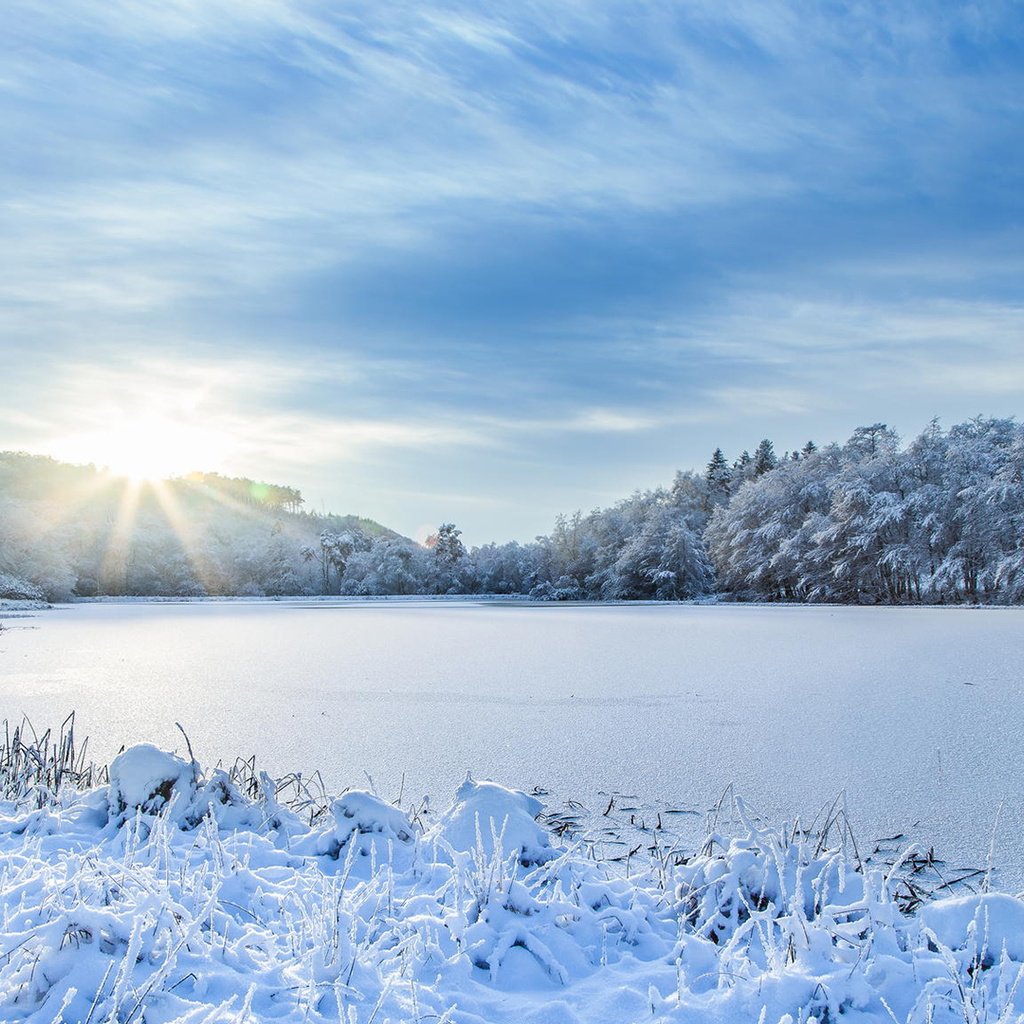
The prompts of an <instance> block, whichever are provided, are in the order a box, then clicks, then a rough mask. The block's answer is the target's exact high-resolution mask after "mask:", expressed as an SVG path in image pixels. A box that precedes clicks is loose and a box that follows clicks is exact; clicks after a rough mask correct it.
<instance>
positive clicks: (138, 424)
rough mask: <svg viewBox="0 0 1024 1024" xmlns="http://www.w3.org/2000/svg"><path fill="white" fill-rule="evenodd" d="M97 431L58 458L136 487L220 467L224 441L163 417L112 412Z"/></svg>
mask: <svg viewBox="0 0 1024 1024" xmlns="http://www.w3.org/2000/svg"><path fill="white" fill-rule="evenodd" d="M106 422H107V424H108V425H107V426H106V427H105V428H103V429H102V430H95V431H91V432H89V433H86V434H80V435H78V436H76V437H75V439H74V443H73V445H71V446H65V447H64V452H63V453H62V456H63V457H65V458H72V459H73V460H74V461H78V462H91V463H94V464H96V465H97V466H105V467H107V468H108V469H110V470H111V471H112V472H114V473H116V474H118V475H119V476H126V477H128V478H129V479H131V480H133V481H136V482H139V483H141V482H144V481H150V482H151V481H156V480H166V479H168V478H170V477H175V476H183V475H184V474H186V473H189V472H191V471H193V470H204V471H212V470H215V469H217V467H218V465H219V463H220V462H221V459H222V456H223V450H224V443H223V439H222V438H220V437H219V436H217V435H216V434H215V433H213V432H212V431H210V430H206V429H203V428H202V427H197V426H193V425H190V424H187V423H181V422H175V421H174V420H173V419H171V418H170V417H168V416H163V415H157V414H148V415H141V416H127V415H125V414H124V413H120V412H119V413H112V414H111V416H110V417H109V419H106Z"/></svg>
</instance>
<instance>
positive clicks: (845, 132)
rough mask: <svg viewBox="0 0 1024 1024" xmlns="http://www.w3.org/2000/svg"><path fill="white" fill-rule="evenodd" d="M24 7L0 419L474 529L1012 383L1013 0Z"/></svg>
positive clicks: (14, 72)
mask: <svg viewBox="0 0 1024 1024" xmlns="http://www.w3.org/2000/svg"><path fill="white" fill-rule="evenodd" d="M4 23H5V24H4V31H3V33H0V131H2V136H3V140H4V142H3V146H2V147H0V231H2V233H3V239H4V245H3V246H2V250H0V448H2V449H18V450H27V451H33V452H40V453H44V454H52V455H55V456H58V457H61V458H66V459H69V460H71V461H76V462H96V463H97V464H108V465H112V466H113V467H114V468H120V467H121V466H124V467H128V468H131V469H133V470H134V471H137V472H139V471H141V472H153V473H157V472H164V471H166V472H184V471H187V470H188V469H201V470H216V471H220V472H224V473H228V474H232V475H247V476H252V477H254V478H257V479H263V480H268V481H272V482H277V483H285V484H290V485H294V486H298V487H300V488H301V489H302V492H303V494H304V496H305V497H306V500H307V507H308V508H310V509H311V510H318V511H319V510H322V509H326V510H328V511H337V512H347V513H348V512H350V513H358V514H362V515H367V516H370V517H372V518H374V519H377V520H379V521H380V522H383V523H385V524H386V525H388V526H390V527H392V528H394V529H397V530H399V531H400V532H402V533H405V534H407V535H410V536H418V537H423V536H424V535H425V534H426V533H427V532H430V530H431V529H432V528H434V527H436V525H437V524H438V523H440V522H442V521H454V522H455V523H456V524H458V526H460V527H461V528H462V530H463V533H464V538H465V539H466V540H467V541H469V542H470V543H474V544H478V543H484V542H486V541H488V540H508V539H519V540H528V539H531V538H532V537H533V536H534V535H536V534H538V533H546V532H548V531H549V530H550V528H551V525H552V521H553V518H554V516H555V515H556V514H557V513H558V512H572V511H573V510H575V509H577V508H580V509H583V510H584V511H587V510H589V509H590V508H593V507H595V506H599V505H600V506H604V505H609V504H612V503H614V502H615V501H616V500H618V499H620V498H622V497H625V496H626V495H628V494H629V493H631V492H632V491H633V490H635V489H637V488H640V489H646V488H649V487H654V486H657V485H660V484H667V483H669V482H670V481H671V479H672V476H673V474H674V473H675V471H676V470H677V469H689V468H697V469H700V468H702V467H703V466H704V464H705V463H706V462H707V460H708V458H709V456H710V453H711V452H712V450H713V449H714V448H715V447H718V446H720V447H722V448H723V449H724V451H725V453H726V455H727V456H728V457H729V458H730V459H734V458H736V457H737V456H738V455H739V453H740V451H741V450H742V449H744V448H746V449H750V450H752V449H753V448H754V447H755V446H756V445H757V443H758V441H759V440H760V439H761V438H762V437H768V438H770V439H772V440H773V442H774V444H775V447H776V449H777V450H779V451H782V450H785V449H790V448H798V447H800V446H802V445H803V444H804V442H806V441H807V440H809V439H813V440H815V441H817V442H819V443H822V442H827V441H832V440H838V441H842V440H845V438H847V437H848V436H849V435H850V434H851V433H852V431H853V429H854V428H855V427H857V426H858V425H862V424H868V423H874V422H879V421H881V422H885V423H888V424H889V425H890V426H892V427H894V428H895V429H896V430H897V431H899V432H900V433H901V434H902V435H903V436H904V437H905V438H907V439H909V438H911V437H913V436H914V435H915V434H917V433H918V432H919V431H920V430H921V429H922V428H923V427H924V426H925V424H926V423H927V422H928V421H929V420H930V419H932V418H933V417H939V418H940V419H941V421H942V423H943V424H945V425H947V426H948V425H951V424H952V423H956V422H959V421H962V420H964V419H966V418H968V417H970V416H974V415H978V414H984V415H997V416H1006V415H1015V414H1021V413H1022V412H1024V401H1022V398H1024V232H1022V227H1024V170H1022V169H1024V7H1022V5H1021V4H1020V3H1016V2H1001V0H992V2H985V3H951V2H948V0H944V2H938V3H932V2H929V0H915V2H910V3H908V2H901V0H893V2H879V3H874V2H856V3H849V4H843V3H834V2H821V0H814V2H777V0H709V2H702V0H694V2H692V3H673V2H656V0H650V2H644V0H641V2H637V3H628V4H626V3H624V4H614V3H609V2H606V0H601V2H598V0H561V2H554V3H552V2H550V0H548V2H545V3H539V2H538V3H534V2H531V0H520V2H517V3H515V4H510V3H490V2H487V0H483V2H480V0H477V2H473V3H461V2H448V3H439V2H432V0H420V2H417V3H406V2H402V0H395V2H389V3H383V4H382V3H379V2H371V3H363V2H360V0H351V2H346V3H314V2H288V0H159V2H150V0H131V2H128V0H102V2H93V0H62V3H61V4H60V5H56V6H55V5H53V4H52V3H50V2H49V0H40V2H34V0H22V2H15V3H13V4H12V5H11V6H10V7H9V8H8V9H7V10H6V12H5V18H4ZM140 467H141V469H140Z"/></svg>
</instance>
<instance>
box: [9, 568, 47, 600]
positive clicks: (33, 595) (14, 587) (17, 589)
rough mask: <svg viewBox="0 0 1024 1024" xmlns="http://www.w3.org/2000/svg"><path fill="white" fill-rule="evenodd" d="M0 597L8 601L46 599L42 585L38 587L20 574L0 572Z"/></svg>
mask: <svg viewBox="0 0 1024 1024" xmlns="http://www.w3.org/2000/svg"><path fill="white" fill-rule="evenodd" d="M0 599H5V600H8V601H45V600H46V595H45V594H44V593H43V590H42V587H37V586H36V585H35V584H34V583H30V582H29V581H28V580H26V579H22V578H21V577H20V576H14V575H12V574H11V573H9V572H0Z"/></svg>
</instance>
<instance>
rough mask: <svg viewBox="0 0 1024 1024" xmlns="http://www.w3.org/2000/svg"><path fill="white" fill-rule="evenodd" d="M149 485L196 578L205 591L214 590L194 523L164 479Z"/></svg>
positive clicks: (207, 562) (213, 575)
mask: <svg viewBox="0 0 1024 1024" xmlns="http://www.w3.org/2000/svg"><path fill="white" fill-rule="evenodd" d="M149 487H150V490H151V491H152V493H153V496H154V497H155V498H156V501H157V504H158V505H159V506H160V509H161V511H162V512H163V514H164V518H165V519H166V521H167V523H168V525H169V526H170V527H171V529H172V530H173V531H174V534H175V536H176V537H177V538H178V540H179V541H180V542H181V549H182V551H183V552H184V554H185V558H186V559H187V560H188V563H189V566H190V568H191V569H192V571H193V573H194V574H195V577H196V579H197V580H198V581H199V583H200V585H201V586H202V587H203V589H204V590H205V591H206V592H207V593H210V592H211V591H212V592H216V591H217V589H218V588H217V586H216V580H215V573H214V571H213V567H212V566H211V565H210V563H209V561H208V559H207V558H206V556H205V554H204V552H203V550H202V546H201V545H200V544H199V541H198V539H197V537H198V532H197V528H196V525H195V524H194V523H193V522H192V521H191V520H190V517H188V516H186V515H185V513H184V511H183V510H182V508H181V506H180V505H179V504H178V501H177V499H176V498H175V496H174V494H173V492H172V490H171V488H170V487H168V485H167V482H166V481H163V480H158V481H153V482H152V483H150V484H149Z"/></svg>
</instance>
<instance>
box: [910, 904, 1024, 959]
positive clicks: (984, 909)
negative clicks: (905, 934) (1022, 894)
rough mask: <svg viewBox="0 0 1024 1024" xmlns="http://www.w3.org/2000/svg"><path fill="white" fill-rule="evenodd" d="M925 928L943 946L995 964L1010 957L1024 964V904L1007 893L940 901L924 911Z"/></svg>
mask: <svg viewBox="0 0 1024 1024" xmlns="http://www.w3.org/2000/svg"><path fill="white" fill-rule="evenodd" d="M919 916H920V919H921V924H922V925H923V926H924V928H925V929H926V931H927V932H930V933H931V935H932V936H933V937H934V938H935V939H937V940H938V942H940V943H941V944H942V945H943V946H945V947H947V948H948V949H951V950H958V951H960V950H962V951H966V952H968V953H971V954H973V955H974V956H975V958H976V959H977V960H978V961H979V962H985V963H992V962H994V961H996V960H998V959H999V958H1000V957H1001V956H1002V955H1003V951H1004V950H1005V952H1006V955H1007V956H1008V957H1009V958H1010V959H1011V960H1015V961H1017V962H1018V963H1024V903H1022V902H1021V901H1020V900H1019V899H1015V898H1014V897H1013V896H1008V895H1007V894H1005V893H996V892H990V893H982V894H974V895H970V896H961V897H959V898H957V899H946V900H940V901H939V902H937V903H931V904H928V905H926V906H924V907H922V908H921V910H920V915H919Z"/></svg>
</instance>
